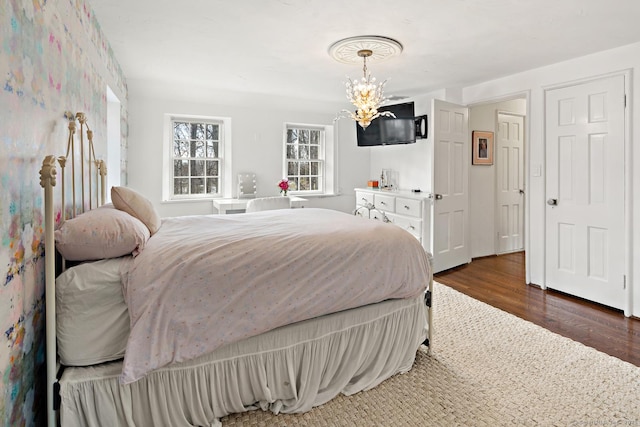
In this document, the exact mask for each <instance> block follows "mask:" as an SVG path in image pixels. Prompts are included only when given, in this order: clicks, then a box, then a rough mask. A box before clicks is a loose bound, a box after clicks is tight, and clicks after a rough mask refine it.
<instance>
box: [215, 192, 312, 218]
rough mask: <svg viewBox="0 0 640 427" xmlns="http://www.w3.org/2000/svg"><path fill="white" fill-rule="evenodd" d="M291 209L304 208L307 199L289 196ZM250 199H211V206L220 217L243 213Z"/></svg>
mask: <svg viewBox="0 0 640 427" xmlns="http://www.w3.org/2000/svg"><path fill="white" fill-rule="evenodd" d="M289 199H290V201H291V207H292V208H304V204H305V202H306V201H307V199H303V198H302V197H297V196H289ZM249 200H251V199H213V206H214V207H215V208H216V209H218V213H219V214H220V215H226V214H230V213H238V212H244V210H245V209H246V207H247V202H248V201H249Z"/></svg>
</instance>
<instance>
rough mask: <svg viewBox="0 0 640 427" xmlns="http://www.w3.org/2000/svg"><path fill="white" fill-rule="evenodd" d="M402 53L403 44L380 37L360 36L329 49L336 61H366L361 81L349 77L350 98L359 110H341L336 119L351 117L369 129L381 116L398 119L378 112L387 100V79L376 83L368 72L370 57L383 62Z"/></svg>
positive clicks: (348, 89)
mask: <svg viewBox="0 0 640 427" xmlns="http://www.w3.org/2000/svg"><path fill="white" fill-rule="evenodd" d="M400 52H402V45H401V44H400V43H399V42H398V41H396V40H393V39H390V38H387V37H381V36H358V37H350V38H347V39H343V40H340V41H337V42H336V43H334V44H333V45H331V47H330V48H329V54H330V55H331V56H332V57H333V58H334V59H336V60H337V61H340V62H344V63H353V62H355V61H359V59H360V58H362V59H363V61H364V66H363V68H362V71H363V76H362V79H360V80H357V79H356V80H351V79H350V78H349V77H347V82H346V88H347V99H348V100H349V102H351V103H352V104H353V105H354V106H355V107H356V111H355V112H353V111H349V110H342V111H341V114H340V115H338V117H336V119H339V118H342V117H349V118H351V119H352V120H354V121H356V122H358V124H359V125H360V126H361V127H362V128H363V129H366V128H367V127H368V126H369V125H370V124H371V121H372V120H375V119H377V118H378V117H380V116H387V117H395V115H394V114H393V113H391V112H389V111H379V109H380V106H382V105H384V104H385V102H386V101H387V100H388V98H387V97H385V95H384V85H385V84H386V83H387V81H386V80H384V81H383V82H381V83H376V78H375V77H372V76H371V73H370V72H368V70H367V58H371V59H376V60H383V59H386V58H388V57H390V56H394V55H398V54H399V53H400Z"/></svg>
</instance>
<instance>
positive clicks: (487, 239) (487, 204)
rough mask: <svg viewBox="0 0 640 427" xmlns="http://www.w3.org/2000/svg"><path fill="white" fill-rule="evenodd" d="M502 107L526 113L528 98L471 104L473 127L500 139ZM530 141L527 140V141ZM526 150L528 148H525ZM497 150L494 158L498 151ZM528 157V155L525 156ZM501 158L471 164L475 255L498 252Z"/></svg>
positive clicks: (470, 128) (471, 233)
mask: <svg viewBox="0 0 640 427" xmlns="http://www.w3.org/2000/svg"><path fill="white" fill-rule="evenodd" d="M498 111H500V112H510V113H515V114H521V115H525V114H526V111H527V101H526V99H514V100H509V101H502V102H495V103H494V102H492V103H490V104H482V105H477V106H472V107H470V108H469V130H470V131H471V132H473V131H474V130H478V131H487V132H493V134H494V147H495V143H496V142H497V139H496V137H497V134H496V132H497V128H496V123H497V117H498ZM526 144H527V141H525V145H526ZM525 151H526V150H525ZM497 154H498V153H497V151H494V158H496V157H495V155H497ZM525 160H526V159H525ZM497 164H498V163H497V158H496V161H494V162H493V165H491V166H485V165H471V166H470V167H469V212H470V213H471V215H469V230H470V238H469V240H470V243H471V258H477V257H482V256H487V255H494V254H495V253H496V233H497V230H496V223H495V221H494V220H495V215H496V186H497V183H496V173H497V170H496V168H497Z"/></svg>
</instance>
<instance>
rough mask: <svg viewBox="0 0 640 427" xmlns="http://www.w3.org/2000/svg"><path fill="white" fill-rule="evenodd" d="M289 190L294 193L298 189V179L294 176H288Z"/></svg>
mask: <svg viewBox="0 0 640 427" xmlns="http://www.w3.org/2000/svg"><path fill="white" fill-rule="evenodd" d="M288 178H289V190H291V191H296V190H297V189H298V178H297V177H295V176H289V177H288Z"/></svg>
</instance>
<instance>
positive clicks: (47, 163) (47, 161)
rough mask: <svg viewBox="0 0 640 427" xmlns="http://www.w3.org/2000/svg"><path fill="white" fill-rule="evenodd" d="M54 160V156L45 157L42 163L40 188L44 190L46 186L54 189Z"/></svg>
mask: <svg viewBox="0 0 640 427" xmlns="http://www.w3.org/2000/svg"><path fill="white" fill-rule="evenodd" d="M57 173H58V171H57V170H56V158H55V156H47V157H45V158H44V160H43V161H42V168H41V169H40V186H41V187H42V188H46V187H47V185H50V186H52V187H55V185H56V174H57Z"/></svg>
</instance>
